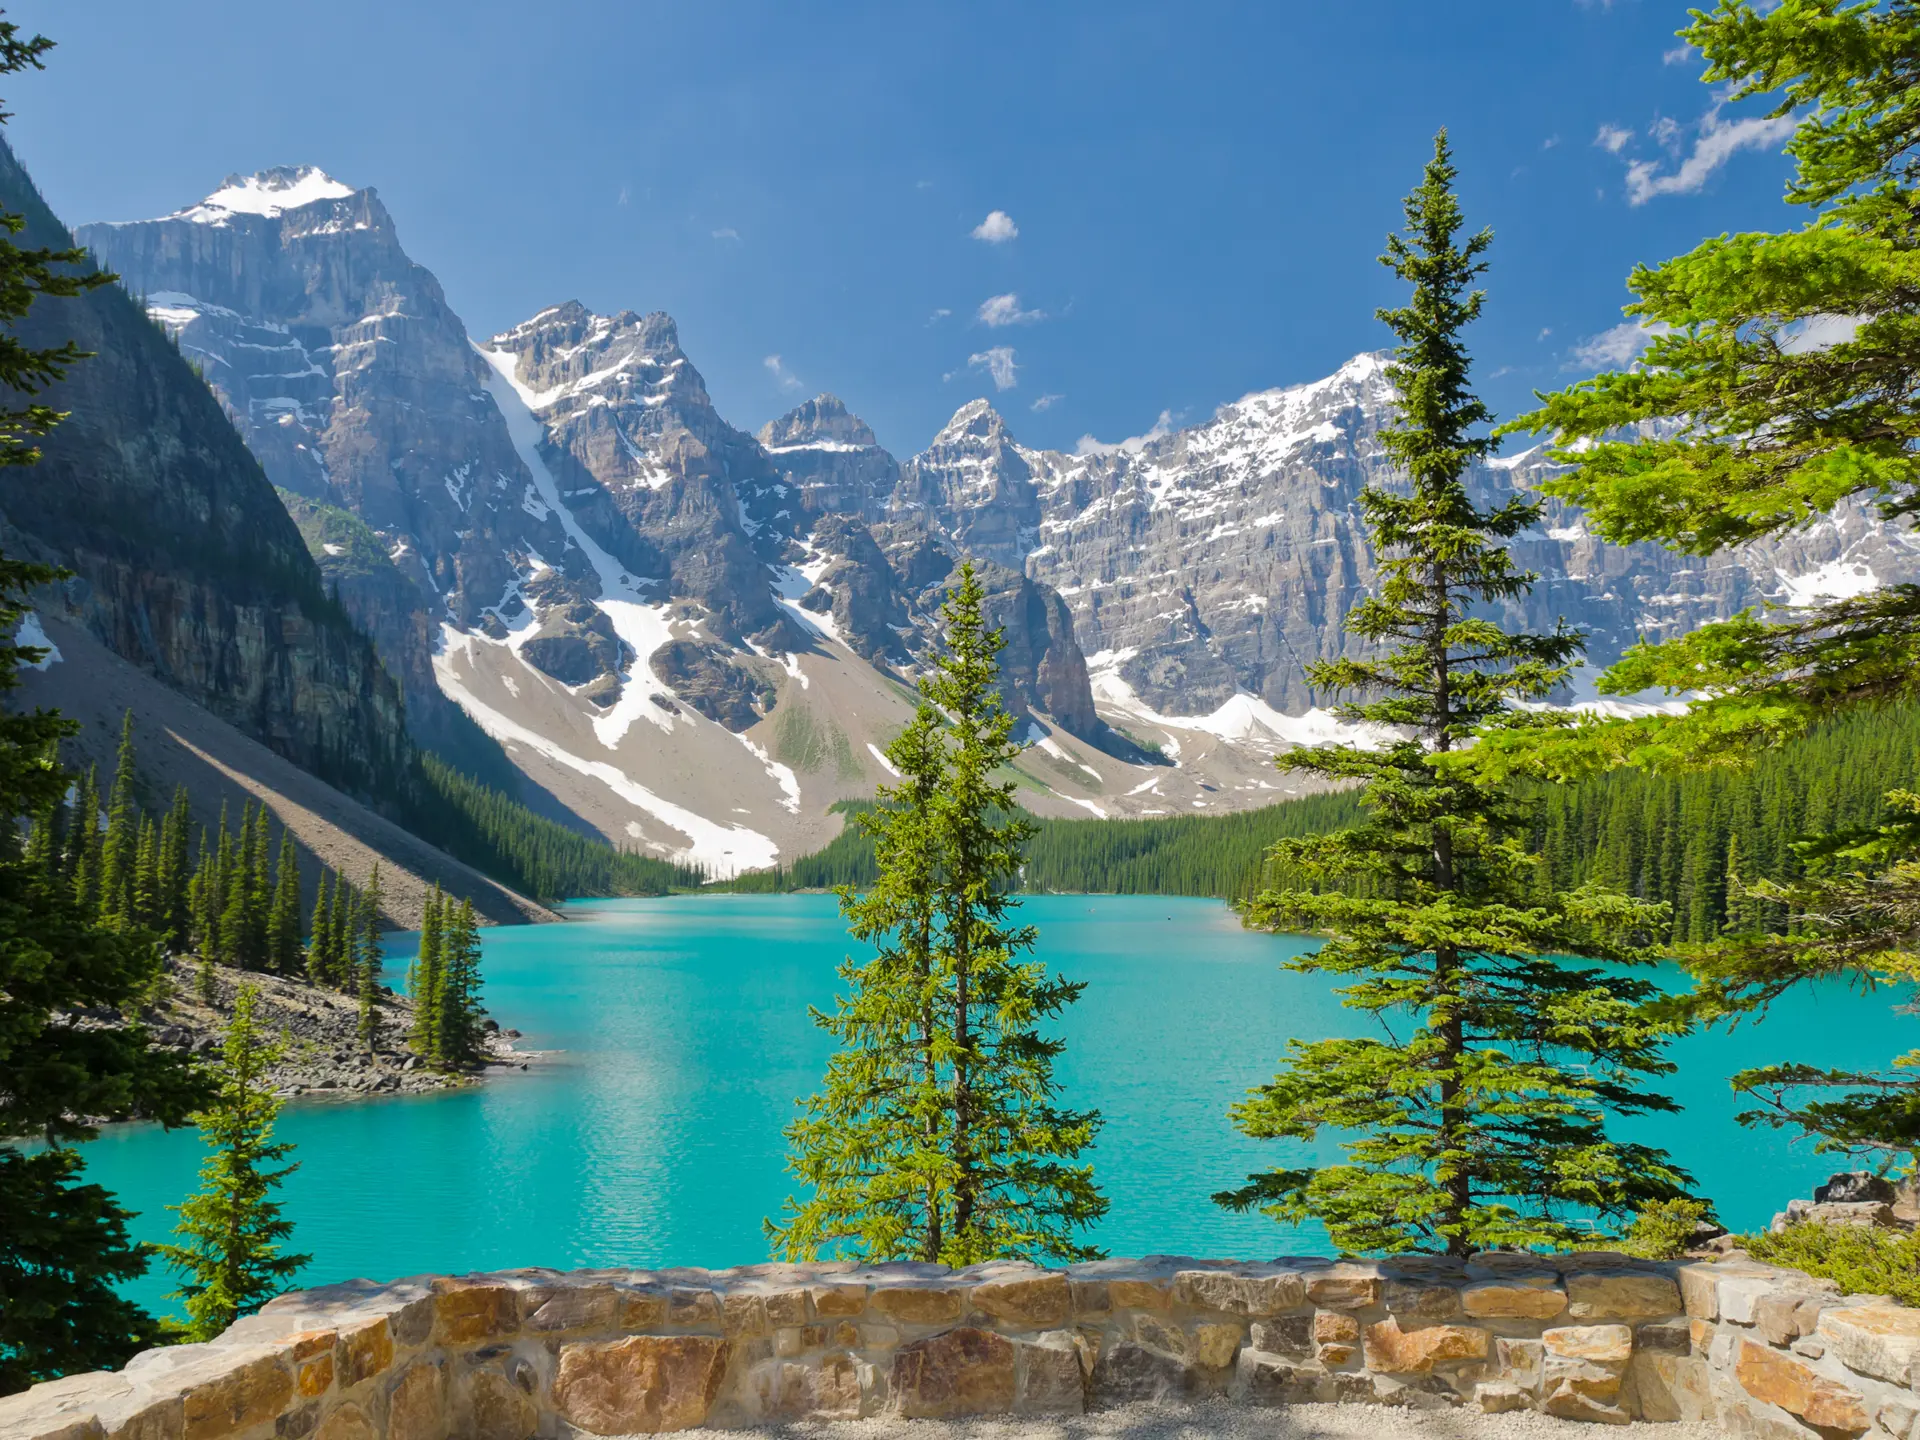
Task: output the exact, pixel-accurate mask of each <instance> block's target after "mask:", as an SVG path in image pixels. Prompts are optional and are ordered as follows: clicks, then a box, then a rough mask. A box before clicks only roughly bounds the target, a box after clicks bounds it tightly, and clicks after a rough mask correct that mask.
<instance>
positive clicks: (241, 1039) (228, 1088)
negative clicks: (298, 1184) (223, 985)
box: [154, 985, 313, 1340]
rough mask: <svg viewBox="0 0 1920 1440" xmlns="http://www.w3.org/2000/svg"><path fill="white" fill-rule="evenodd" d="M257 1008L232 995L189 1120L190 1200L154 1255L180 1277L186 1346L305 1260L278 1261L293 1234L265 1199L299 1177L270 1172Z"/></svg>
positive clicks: (246, 988)
mask: <svg viewBox="0 0 1920 1440" xmlns="http://www.w3.org/2000/svg"><path fill="white" fill-rule="evenodd" d="M257 999H258V992H257V991H256V990H255V988H254V987H253V986H251V985H242V986H241V987H240V990H239V993H238V994H237V995H236V996H235V997H234V1002H233V1018H232V1019H231V1020H230V1021H228V1023H227V1033H226V1040H225V1043H224V1044H223V1045H222V1046H221V1060H220V1066H219V1069H218V1071H217V1072H216V1083H217V1087H218V1088H217V1089H216V1090H215V1093H214V1097H213V1100H212V1103H211V1104H209V1105H208V1106H207V1108H206V1109H205V1110H203V1111H202V1112H201V1113H200V1114H199V1115H197V1116H196V1117H195V1118H196V1120H197V1121H198V1122H199V1125H200V1137H201V1139H202V1140H203V1141H204V1142H205V1143H206V1146H207V1149H208V1150H209V1151H210V1152H211V1153H210V1154H209V1155H208V1156H207V1159H206V1162H205V1163H204V1164H203V1165H202V1166H201V1167H200V1190H199V1192H198V1193H197V1194H195V1195H193V1196H192V1197H190V1198H189V1199H188V1200H187V1201H186V1202H185V1203H184V1204H180V1205H173V1206H169V1207H168V1208H169V1209H171V1210H173V1211H174V1212H175V1213H176V1214H177V1215H179V1217H180V1223H179V1224H178V1225H176V1226H175V1227H174V1234H175V1235H177V1236H179V1237H180V1238H179V1241H178V1243H175V1244H166V1245H157V1246H155V1247H154V1248H155V1249H156V1250H157V1251H158V1253H159V1254H160V1256H161V1258H163V1259H164V1260H165V1261H166V1262H167V1264H168V1265H169V1266H171V1267H172V1268H173V1269H174V1270H175V1271H176V1272H177V1273H178V1274H179V1275H180V1276H181V1277H182V1284H181V1286H180V1288H179V1289H178V1290H176V1291H174V1292H173V1298H175V1299H180V1300H184V1301H185V1302H186V1309H187V1326H186V1334H187V1338H188V1339H189V1340H211V1339H213V1338H214V1337H215V1336H216V1335H218V1334H220V1332H221V1331H223V1330H225V1329H226V1328H227V1327H228V1326H229V1325H231V1324H233V1322H234V1321H236V1320H238V1319H239V1318H240V1317H241V1316H243V1315H250V1314H252V1313H253V1312H254V1311H255V1310H258V1309H259V1308H260V1307H261V1306H262V1305H264V1304H265V1303H266V1302H267V1301H269V1300H271V1299H272V1298H273V1297H274V1296H275V1295H278V1294H279V1293H280V1292H281V1291H283V1290H284V1289H286V1281H288V1280H289V1279H291V1278H292V1276H293V1275H294V1273H295V1272H296V1271H298V1270H299V1269H300V1268H301V1266H303V1265H305V1264H306V1263H307V1262H308V1261H309V1260H310V1259H312V1258H313V1257H312V1256H310V1255H290V1254H286V1253H284V1251H283V1247H284V1245H285V1242H286V1241H287V1239H288V1237H290V1236H291V1235H292V1234H293V1224H292V1222H291V1221H288V1220H285V1219H283V1218H281V1215H280V1205H279V1202H278V1201H276V1200H274V1199H272V1198H271V1196H272V1195H273V1192H274V1191H275V1190H277V1189H278V1188H279V1187H280V1186H281V1185H282V1184H283V1183H284V1182H285V1180H286V1178H287V1176H289V1175H291V1174H292V1173H293V1172H294V1171H295V1170H297V1169H299V1168H300V1167H299V1165H298V1164H297V1163H296V1164H292V1165H279V1162H281V1161H282V1160H285V1159H286V1157H287V1156H288V1155H289V1154H290V1153H291V1152H292V1150H293V1146H292V1145H290V1144H287V1143H285V1142H283V1141H276V1140H275V1139H274V1138H273V1122H274V1119H275V1117H277V1116H278V1115H279V1113H280V1101H279V1100H278V1099H277V1098H276V1097H275V1095H274V1093H273V1086H272V1084H271V1082H270V1081H269V1080H268V1071H269V1070H270V1069H271V1067H272V1066H273V1064H274V1062H275V1061H276V1060H277V1059H278V1058H279V1056H280V1046H279V1044H278V1042H276V1041H274V1040H273V1039H272V1038H271V1037H270V1036H268V1035H267V1034H266V1033H264V1032H263V1031H262V1030H261V1029H260V1027H259V1025H258V1024H257V1022H256V1021H255V1019H254V1005H255V1002H256V1000H257ZM276 1165H279V1168H278V1169H275V1168H273V1167H275V1166H276Z"/></svg>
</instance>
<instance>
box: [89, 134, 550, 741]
mask: <svg viewBox="0 0 1920 1440" xmlns="http://www.w3.org/2000/svg"><path fill="white" fill-rule="evenodd" d="M78 233H79V238H80V240H81V241H82V243H84V244H86V245H88V246H90V247H91V248H92V249H93V250H94V252H95V253H96V254H97V255H99V256H100V258H101V261H102V263H103V264H104V265H106V266H107V267H109V268H111V269H113V270H115V271H117V272H118V273H119V274H120V275H121V276H122V277H123V279H124V281H125V283H126V285H127V287H128V288H129V289H130V290H132V291H133V292H134V293H135V294H137V295H141V296H143V297H145V300H146V303H147V306H148V309H149V312H150V313H151V314H152V316H153V317H154V318H155V319H156V320H158V321H159V322H160V323H161V324H163V325H164V326H165V327H166V329H167V332H168V333H169V334H170V335H171V336H172V337H173V339H174V340H175V342H176V343H177V344H178V346H179V347H180V351H181V353H182V354H183V355H185V356H187V357H188V358H189V359H191V360H193V361H194V363H195V364H196V365H197V366H198V367H199V368H200V369H201V371H202V372H203V374H204V375H205V377H206V380H207V382H208V384H210V385H211V386H212V387H213V389H214V392H215V393H216V394H217V395H218V396H219V397H220V400H221V402H222V403H223V404H224V406H225V407H226V409H227V412H228V414H229V415H230V416H231V417H232V419H233V423H234V425H235V426H236V427H237V428H238V429H239V431H240V433H241V435H242V436H243V437H244V438H245V440H246V443H247V445H248V447H249V448H250V449H251V450H252V451H253V452H254V454H255V455H256V456H258V457H259V460H260V462H261V464H262V465H263V466H264V467H265V468H266V471H267V473H268V476H269V477H270V478H271V479H272V480H273V481H274V483H275V484H276V485H278V486H280V487H281V488H283V489H285V490H288V491H290V492H293V493H294V494H297V495H301V496H305V497H307V498H308V499H310V500H314V501H318V502H322V503H327V504H331V505H335V506H338V507H341V508H343V509H345V510H347V511H350V512H351V513H353V514H355V515H357V516H359V517H360V518H361V519H362V520H364V521H365V522H366V524H367V526H368V527H370V529H371V530H372V531H373V532H374V533H375V534H377V535H378V536H379V537H380V539H381V541H382V543H383V545H384V546H385V548H386V550H387V552H388V558H389V559H390V560H391V562H392V565H393V568H394V569H395V570H396V571H397V572H398V574H399V576H400V577H401V578H403V579H404V580H405V581H407V582H408V583H409V584H410V585H411V587H412V590H413V593H414V594H415V595H416V596H417V604H416V607H415V613H414V614H413V615H412V616H411V617H410V618H409V619H407V620H406V621H404V622H402V621H401V620H400V619H399V617H397V616H395V615H393V614H389V613H386V612H385V611H383V610H381V609H379V608H371V609H370V608H366V602H367V601H368V600H369V599H370V598H371V597H370V595H369V591H368V587H367V585H366V584H365V583H364V580H365V577H364V576H359V575H357V576H354V577H349V578H350V580H351V582H352V583H348V584H345V585H343V586H342V587H341V597H342V600H343V602H344V603H345V604H346V605H347V606H348V608H349V609H350V610H351V611H353V613H354V615H355V618H356V619H358V620H360V621H361V622H362V624H363V625H364V626H365V628H366V629H367V630H368V631H369V633H371V634H372V635H373V636H374V637H375V640H376V643H377V644H378V646H379V649H380V653H381V655H382V656H383V657H384V658H385V659H386V661H387V663H388V665H389V668H390V669H392V671H393V672H394V673H395V674H396V675H397V676H399V677H400V678H401V679H402V682H403V684H404V686H405V693H406V697H407V703H408V708H409V711H410V712H411V715H412V718H413V721H414V727H415V730H416V733H418V734H419V735H420V738H421V739H423V740H425V741H427V742H428V743H432V742H433V740H434V738H435V737H436V736H439V735H442V734H444V733H445V732H447V731H448V730H449V729H450V728H453V727H455V726H457V724H458V721H457V719H456V717H455V715H454V714H453V707H451V706H450V705H449V703H448V702H447V701H446V699H445V698H444V697H443V696H442V695H441V694H440V691H439V688H438V686H436V685H435V684H433V683H432V677H433V666H432V652H433V641H434V638H435V637H436V634H437V630H438V625H439V623H440V621H441V620H442V619H443V618H450V619H452V620H453V621H455V622H456V623H460V624H465V623H469V622H471V621H472V620H474V619H475V618H476V617H477V616H478V614H479V612H480V611H481V609H482V608H484V607H486V606H489V605H494V604H497V603H498V602H499V601H500V600H501V599H502V597H503V596H504V595H506V594H507V593H508V591H509V590H510V589H511V588H512V586H513V584H514V582H515V581H516V579H517V577H518V575H519V573H520V572H521V570H522V569H524V566H525V562H526V557H527V556H528V555H530V554H538V555H540V556H542V557H544V559H545V560H546V562H547V563H548V564H550V565H554V566H558V567H560V568H562V569H571V570H579V569H580V568H581V567H580V560H579V556H578V554H577V553H570V546H569V542H568V539H567V536H566V534H565V532H564V530H563V529H562V527H561V526H560V525H559V524H558V523H557V521H556V520H555V519H554V517H553V516H552V515H551V514H550V513H544V514H543V513H542V507H540V506H539V505H538V503H537V502H536V503H532V504H530V503H529V499H528V497H529V495H530V493H531V492H530V490H529V479H528V476H527V475H526V472H525V468H524V466H522V464H521V463H520V460H519V458H518V456H517V455H516V454H515V453H514V449H513V445H512V442H511V441H510V439H509V438H508V436H507V432H506V427H505V425H504V423H503V422H502V419H501V416H500V413H499V411H498V409H497V408H496V407H495V406H494V404H493V402H492V400H491V399H490V398H489V396H488V395H487V393H486V389H485V385H484V383H483V381H484V376H485V366H484V365H483V363H482V362H481V361H480V359H479V357H478V356H476V355H475V354H474V353H473V350H472V347H471V346H470V345H469V344H468V342H467V335H466V330H465V328H464V327H463V326H462V325H461V323H460V320H459V317H458V316H456V315H455V314H454V313H453V311H452V310H451V309H450V308H449V307H448V305H447V302H446V297H445V295H444V294H443V293H442V291H441V289H440V284H439V282H438V281H437V280H436V279H435V278H434V277H433V276H432V275H431V274H430V273H429V272H428V271H426V270H425V269H423V268H422V267H420V266H418V265H416V264H414V263H413V261H412V260H411V259H409V258H408V257H407V255H406V252H405V251H404V250H402V249H401V247H400V242H399V237H398V235H397V233H396V231H395V228H394V224H393V219H392V217H391V216H390V215H389V214H388V213H387V210H386V207H385V206H384V205H382V204H381V203H380V199H379V196H378V195H377V194H376V193H375V192H374V191H372V190H370V189H368V190H354V189H352V188H351V187H348V186H346V185H342V184H340V183H339V182H337V181H335V180H333V179H331V178H330V177H328V176H326V175H323V174H321V173H320V172H319V171H317V170H312V169H310V168H309V169H282V170H270V171H264V172H262V173H261V174H260V175H257V176H252V177H248V178H246V179H242V178H240V177H234V178H233V179H230V180H229V181H228V182H227V184H226V185H225V186H224V187H223V188H222V189H221V190H219V191H217V192H216V193H215V194H214V195H212V196H209V197H208V198H207V199H206V200H204V201H202V202H201V203H200V204H198V205H194V206H190V207H188V208H187V209H185V210H182V211H179V212H177V213H176V214H174V215H170V216H167V217H165V218H164V219H160V220H153V221H145V222H141V223H138V224H127V225H88V226H84V227H82V228H81V230H80V231H79V232H78ZM315 558H316V559H318V560H319V562H320V564H321V568H322V570H323V571H330V570H331V569H332V568H333V567H331V566H330V565H329V564H328V556H327V554H326V552H324V551H320V552H316V556H315ZM332 578H334V577H332V575H331V574H330V575H329V579H332ZM382 598H383V599H391V598H393V597H391V596H383V597H382Z"/></svg>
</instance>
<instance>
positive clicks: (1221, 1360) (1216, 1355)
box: [1187, 1324, 1245, 1370]
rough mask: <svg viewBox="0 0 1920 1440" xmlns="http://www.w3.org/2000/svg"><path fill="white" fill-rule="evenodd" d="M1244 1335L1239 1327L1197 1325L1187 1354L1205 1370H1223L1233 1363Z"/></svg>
mask: <svg viewBox="0 0 1920 1440" xmlns="http://www.w3.org/2000/svg"><path fill="white" fill-rule="evenodd" d="M1244 1333H1245V1332H1243V1331H1242V1330H1241V1328H1240V1327H1239V1326H1238V1325H1206V1324H1202V1325H1196V1326H1194V1327H1193V1342H1192V1344H1191V1345H1190V1346H1189V1347H1188V1351H1187V1353H1188V1354H1190V1355H1191V1356H1192V1357H1193V1360H1194V1363H1195V1364H1197V1365H1199V1366H1201V1367H1202V1368H1203V1369H1207V1370H1223V1369H1225V1368H1226V1367H1227V1366H1229V1365H1231V1364H1232V1363H1233V1357H1234V1354H1235V1353H1236V1352H1237V1351H1238V1350H1239V1349H1240V1340H1241V1337H1242V1336H1243V1334H1244Z"/></svg>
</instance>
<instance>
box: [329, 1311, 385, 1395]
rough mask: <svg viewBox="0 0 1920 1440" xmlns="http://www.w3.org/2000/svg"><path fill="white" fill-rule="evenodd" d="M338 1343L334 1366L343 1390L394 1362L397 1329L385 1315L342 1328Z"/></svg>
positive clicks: (378, 1372) (369, 1377) (379, 1372)
mask: <svg viewBox="0 0 1920 1440" xmlns="http://www.w3.org/2000/svg"><path fill="white" fill-rule="evenodd" d="M336 1346H337V1349H336V1351H335V1355H336V1358H335V1362H334V1369H335V1371H336V1372H337V1373H338V1375H339V1377H340V1388H341V1389H343V1390H347V1389H351V1388H352V1387H353V1386H355V1385H358V1384H359V1383H360V1382H361V1381H362V1380H370V1379H372V1378H373V1377H374V1376H375V1375H379V1374H382V1373H383V1372H384V1371H385V1370H386V1369H387V1367H388V1366H390V1365H391V1364H393V1331H392V1330H391V1329H390V1328H389V1327H388V1324H387V1321H386V1320H385V1319H380V1320H373V1321H369V1322H367V1323H366V1324H363V1325H355V1326H350V1327H344V1328H342V1329H341V1331H340V1338H339V1340H338V1341H337V1342H336Z"/></svg>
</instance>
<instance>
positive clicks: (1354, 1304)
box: [1307, 1265, 1381, 1310]
mask: <svg viewBox="0 0 1920 1440" xmlns="http://www.w3.org/2000/svg"><path fill="white" fill-rule="evenodd" d="M1380 1284H1381V1282H1380V1276H1379V1275H1378V1274H1377V1273H1375V1272H1374V1271H1373V1270H1372V1268H1371V1267H1366V1266H1359V1265H1336V1266H1335V1267H1334V1268H1333V1269H1332V1270H1329V1271H1324V1272H1321V1273H1319V1274H1309V1275H1308V1276H1307V1298H1308V1299H1309V1300H1311V1301H1312V1302H1313V1303H1314V1304H1316V1305H1321V1306H1324V1307H1326V1308H1327V1309H1329V1310H1364V1309H1366V1308H1367V1307H1368V1306H1370V1305H1378V1304H1379V1303H1380Z"/></svg>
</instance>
